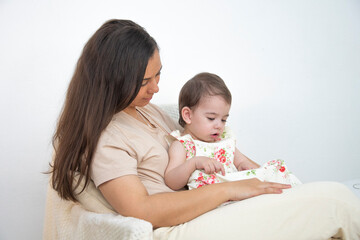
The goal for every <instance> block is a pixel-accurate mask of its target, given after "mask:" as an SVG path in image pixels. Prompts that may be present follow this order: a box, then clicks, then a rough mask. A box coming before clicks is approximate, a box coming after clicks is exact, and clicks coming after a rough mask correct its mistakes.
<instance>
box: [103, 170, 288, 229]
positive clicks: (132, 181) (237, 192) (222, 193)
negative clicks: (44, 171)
mask: <svg viewBox="0 0 360 240" xmlns="http://www.w3.org/2000/svg"><path fill="white" fill-rule="evenodd" d="M290 187H291V186H290V185H284V184H278V183H270V182H261V181H259V180H258V179H249V180H242V181H236V182H227V183H218V184H211V185H207V186H203V187H201V188H198V189H193V190H189V191H179V192H172V193H160V194H154V195H148V193H147V191H146V189H145V187H144V185H143V184H142V183H141V181H140V179H139V178H138V177H137V176H136V175H127V176H123V177H119V178H116V179H113V180H110V181H108V182H105V183H103V184H101V185H100V186H99V189H100V191H101V192H102V194H103V195H104V197H105V198H106V200H107V201H108V202H109V203H110V204H111V206H112V207H113V208H114V209H115V210H116V211H117V212H118V213H119V214H121V215H123V216H131V217H136V218H140V219H144V220H146V221H149V222H151V223H152V225H153V226H154V228H157V227H165V226H174V225H178V224H181V223H184V222H187V221H190V220H191V219H194V218H195V217H198V216H200V215H201V214H203V213H205V212H208V211H210V210H212V209H214V208H216V207H217V206H219V205H220V204H221V203H224V202H226V201H228V200H243V199H246V198H250V197H254V196H257V195H260V194H265V193H281V192H282V190H281V189H285V188H290Z"/></svg>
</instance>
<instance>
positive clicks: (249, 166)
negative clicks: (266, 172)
mask: <svg viewBox="0 0 360 240" xmlns="http://www.w3.org/2000/svg"><path fill="white" fill-rule="evenodd" d="M259 167H260V166H259V165H258V164H257V163H254V162H252V161H243V162H241V163H240V165H239V166H238V170H239V171H244V170H250V169H255V168H259Z"/></svg>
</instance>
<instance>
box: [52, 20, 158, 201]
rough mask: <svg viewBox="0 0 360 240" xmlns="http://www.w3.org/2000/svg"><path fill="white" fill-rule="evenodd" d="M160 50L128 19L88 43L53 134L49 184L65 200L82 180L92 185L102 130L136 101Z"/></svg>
mask: <svg viewBox="0 0 360 240" xmlns="http://www.w3.org/2000/svg"><path fill="white" fill-rule="evenodd" d="M156 49H158V46H157V44H156V42H155V40H154V39H153V38H152V37H151V36H150V35H149V34H148V33H147V32H146V31H145V30H144V29H143V28H142V27H141V26H139V25H137V24H136V23H134V22H132V21H129V20H110V21H108V22H106V23H104V24H103V25H102V26H101V27H100V28H99V29H98V30H97V31H96V32H95V34H94V35H93V36H92V37H91V38H90V40H89V41H88V42H87V44H86V45H85V47H84V49H83V52H82V54H81V56H80V58H79V60H78V63H77V66H76V69H75V73H74V75H73V77H72V80H71V82H70V85H69V88H68V91H67V95H66V100H65V104H64V107H63V110H62V112H61V115H60V118H59V120H58V125H57V129H56V131H55V134H54V136H53V146H54V149H55V156H54V162H53V165H52V170H51V171H52V179H51V183H52V187H53V188H54V189H55V190H56V191H57V192H58V194H59V195H60V197H61V198H63V199H66V200H73V201H76V197H75V194H74V191H75V189H76V188H78V186H79V183H80V182H81V180H83V179H85V185H84V188H85V186H86V185H87V184H88V183H89V181H90V165H91V161H92V157H93V155H94V152H95V148H96V145H97V143H98V140H99V137H100V135H101V132H102V131H103V130H104V129H105V127H106V126H107V125H108V124H109V122H110V121H111V119H112V117H113V115H114V114H115V113H117V112H119V111H122V110H123V109H125V108H126V107H127V106H129V104H130V103H131V102H132V101H133V100H134V98H135V97H136V95H137V93H138V92H139V90H140V87H141V83H142V81H143V78H144V74H145V70H146V67H147V63H148V61H149V59H150V57H151V56H152V55H153V53H154V51H155V50H156ZM77 173H79V176H80V177H79V180H78V182H77V184H76V185H74V178H75V175H76V174H77ZM84 188H83V189H81V191H83V190H84Z"/></svg>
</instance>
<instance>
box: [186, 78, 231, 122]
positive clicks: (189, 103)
mask: <svg viewBox="0 0 360 240" xmlns="http://www.w3.org/2000/svg"><path fill="white" fill-rule="evenodd" d="M204 96H221V97H223V98H224V100H225V101H226V102H227V103H228V104H231V93H230V91H229V89H228V88H227V86H226V84H225V82H224V80H222V79H221V78H220V77H219V76H218V75H215V74H213V73H208V72H203V73H199V74H197V75H195V76H194V77H193V78H191V79H190V80H189V81H187V82H186V83H185V85H184V86H183V87H182V88H181V91H180V94H179V116H180V117H179V124H180V125H181V126H182V127H184V126H185V121H184V119H183V118H182V116H181V110H182V109H183V108H184V107H189V108H192V107H194V106H195V107H196V105H197V104H198V103H199V101H200V99H201V98H202V97H204Z"/></svg>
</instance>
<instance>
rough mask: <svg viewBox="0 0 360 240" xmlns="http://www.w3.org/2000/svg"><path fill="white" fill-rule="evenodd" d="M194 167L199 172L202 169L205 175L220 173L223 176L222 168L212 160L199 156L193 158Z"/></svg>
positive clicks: (223, 169) (223, 170)
mask: <svg viewBox="0 0 360 240" xmlns="http://www.w3.org/2000/svg"><path fill="white" fill-rule="evenodd" d="M195 167H196V169H199V170H201V169H203V170H204V172H205V173H206V174H212V173H217V172H221V174H222V175H223V176H225V168H224V166H223V165H222V164H221V163H220V162H218V161H216V160H215V159H212V158H208V157H200V156H198V157H195Z"/></svg>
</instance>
